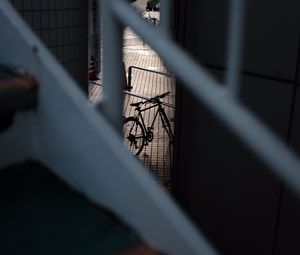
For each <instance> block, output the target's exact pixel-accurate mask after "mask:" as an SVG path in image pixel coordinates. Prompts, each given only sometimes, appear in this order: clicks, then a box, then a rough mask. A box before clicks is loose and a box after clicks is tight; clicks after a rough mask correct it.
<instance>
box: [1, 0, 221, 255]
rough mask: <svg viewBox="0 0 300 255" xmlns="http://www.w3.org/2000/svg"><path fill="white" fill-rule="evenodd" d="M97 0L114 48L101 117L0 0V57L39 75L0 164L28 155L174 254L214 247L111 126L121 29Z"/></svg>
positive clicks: (5, 138) (116, 117) (117, 112)
mask: <svg viewBox="0 0 300 255" xmlns="http://www.w3.org/2000/svg"><path fill="white" fill-rule="evenodd" d="M103 3H104V4H103V6H102V8H104V10H107V8H108V9H109V11H108V12H107V14H106V15H105V13H103V18H104V20H105V26H106V28H105V29H104V31H105V35H106V37H105V38H104V39H105V40H104V46H105V49H107V48H109V47H110V46H112V49H114V50H107V51H106V52H104V58H105V60H106V61H105V65H106V66H105V67H104V68H105V69H104V72H105V77H104V82H105V84H110V85H111V86H106V87H105V90H104V91H105V97H104V100H103V105H101V109H102V110H103V112H104V113H105V115H106V118H105V116H104V115H103V114H102V113H101V112H100V113H99V111H98V109H95V108H94V106H93V105H91V104H90V103H89V102H88V100H87V99H86V97H85V96H84V95H83V94H82V92H81V91H80V90H79V88H78V87H77V86H76V84H75V82H74V81H73V80H72V79H71V78H70V77H69V75H68V74H67V73H66V72H65V71H64V69H63V68H62V67H61V66H60V64H59V63H58V62H57V61H56V59H55V58H54V57H53V56H52V55H51V54H50V53H49V52H48V50H47V48H46V47H45V46H44V45H43V44H42V43H41V42H40V40H39V39H38V38H37V37H36V36H35V34H34V33H33V32H32V31H31V29H30V28H29V27H28V26H27V25H26V24H25V23H24V21H23V20H22V19H21V18H20V17H19V15H18V14H17V13H16V12H15V11H14V9H13V8H12V7H11V5H10V4H9V3H8V2H7V1H5V0H2V1H0V31H1V34H2V37H1V40H0V61H1V62H2V63H8V64H11V65H18V66H23V67H24V68H25V69H26V70H28V71H30V72H31V73H33V74H34V75H35V77H36V78H37V80H38V82H39V91H38V98H39V105H38V107H37V109H36V110H35V111H30V112H27V113H19V114H18V116H16V121H15V124H14V126H13V127H11V129H10V131H9V132H5V133H1V134H0V155H1V156H0V167H2V166H4V165H7V164H11V163H13V162H14V161H16V160H22V159H25V158H28V157H30V158H33V159H36V160H39V161H40V162H41V163H43V164H45V165H46V166H47V167H48V168H49V169H51V170H52V171H53V172H54V173H55V174H56V175H57V176H60V177H61V178H62V179H63V180H65V181H66V182H67V183H68V184H69V185H70V186H72V187H73V188H75V189H77V190H79V191H80V192H82V193H84V194H85V195H86V196H87V197H88V198H89V199H90V200H92V201H93V202H95V203H98V204H100V205H102V206H104V207H107V208H108V209H110V210H112V211H113V212H114V213H116V214H117V215H118V216H119V217H120V218H122V219H123V220H124V221H125V222H126V223H128V224H129V225H131V226H132V227H134V228H135V229H136V230H137V231H138V232H139V233H140V234H141V236H142V237H143V238H144V239H145V241H146V242H148V243H149V244H150V245H151V246H153V247H154V248H157V249H158V250H161V251H162V252H165V253H167V254H172V255H173V254H175V255H176V254H178V255H179V254H188V255H190V254H191V255H192V254H195V255H196V254H216V253H215V251H214V249H213V248H212V247H211V246H210V245H209V244H208V243H207V242H206V241H205V238H204V237H203V236H202V235H201V233H199V231H197V230H196V228H195V227H194V226H193V224H191V223H190V221H189V220H188V219H187V218H186V217H185V215H184V214H183V213H182V212H181V210H180V209H179V208H178V207H177V206H176V205H175V203H173V201H172V200H171V199H170V198H169V196H168V195H167V194H165V193H164V192H163V191H162V190H161V188H160V187H159V186H158V185H157V184H156V182H155V181H154V179H152V178H151V177H150V175H149V174H148V173H147V171H144V169H143V167H142V166H141V164H140V163H139V162H138V161H137V160H136V159H135V158H134V157H133V156H132V155H130V154H129V152H128V151H127V150H126V149H125V148H123V143H122V139H121V137H120V134H118V133H117V132H115V129H112V126H114V127H115V128H117V129H118V128H119V127H120V125H121V118H120V116H121V110H122V100H120V98H121V95H122V92H121V90H122V87H121V86H119V85H118V84H122V80H121V77H122V76H121V74H122V69H121V58H120V57H121V52H120V51H121V49H120V46H121V45H120V40H121V29H120V26H119V24H118V22H117V21H116V20H115V18H114V16H113V15H111V14H112V10H113V9H112V8H111V7H112V5H111V4H110V3H109V1H105V2H103ZM119 61H120V63H119ZM110 68H111V69H110ZM113 85H114V86H113ZM54 99H55V100H54ZM108 120H110V121H108ZM16 139H18V140H16ZM0 253H1V247H0Z"/></svg>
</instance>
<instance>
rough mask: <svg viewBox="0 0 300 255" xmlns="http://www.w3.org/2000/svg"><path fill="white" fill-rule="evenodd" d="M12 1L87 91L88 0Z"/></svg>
mask: <svg viewBox="0 0 300 255" xmlns="http://www.w3.org/2000/svg"><path fill="white" fill-rule="evenodd" d="M10 1H11V3H12V4H13V6H14V7H15V8H16V9H17V11H18V12H19V13H20V14H21V15H22V17H23V18H24V19H25V20H26V22H27V23H28V24H29V25H30V26H31V27H32V29H33V30H34V31H35V32H36V34H37V35H38V36H39V37H40V38H41V40H42V41H43V42H44V43H45V44H46V45H47V46H48V48H49V49H50V51H51V52H52V53H53V54H54V55H55V56H56V57H57V59H58V60H59V62H60V63H62V65H63V66H64V67H65V68H66V70H67V71H68V72H69V73H70V74H71V76H72V77H73V78H74V79H75V80H76V81H77V82H78V83H79V84H80V86H81V87H82V88H83V89H84V91H85V92H87V88H88V83H87V72H88V63H87V61H88V1H87V0H10Z"/></svg>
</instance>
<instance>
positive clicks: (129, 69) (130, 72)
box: [128, 66, 132, 88]
mask: <svg viewBox="0 0 300 255" xmlns="http://www.w3.org/2000/svg"><path fill="white" fill-rule="evenodd" d="M131 76H132V66H130V67H129V68H128V87H129V88H132V86H131V79H132V78H131Z"/></svg>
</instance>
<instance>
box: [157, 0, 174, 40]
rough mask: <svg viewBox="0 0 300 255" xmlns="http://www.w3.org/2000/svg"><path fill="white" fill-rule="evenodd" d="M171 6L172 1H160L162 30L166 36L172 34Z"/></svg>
mask: <svg viewBox="0 0 300 255" xmlns="http://www.w3.org/2000/svg"><path fill="white" fill-rule="evenodd" d="M170 7H171V5H170V0H162V1H160V24H159V26H160V29H161V30H162V31H163V32H164V33H165V34H166V35H169V33H170V20H171V8H170Z"/></svg>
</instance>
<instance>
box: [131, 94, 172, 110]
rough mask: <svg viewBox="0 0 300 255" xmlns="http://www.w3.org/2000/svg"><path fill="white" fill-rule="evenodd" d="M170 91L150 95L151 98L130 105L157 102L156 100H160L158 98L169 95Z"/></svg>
mask: <svg viewBox="0 0 300 255" xmlns="http://www.w3.org/2000/svg"><path fill="white" fill-rule="evenodd" d="M170 93H171V92H170V91H168V92H165V93H163V94H161V95H158V96H155V97H151V98H149V99H147V100H146V101H140V102H137V103H131V104H130V105H131V106H136V107H138V106H140V104H147V103H158V102H160V100H159V99H160V98H164V97H166V96H167V95H169V94H170Z"/></svg>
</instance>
